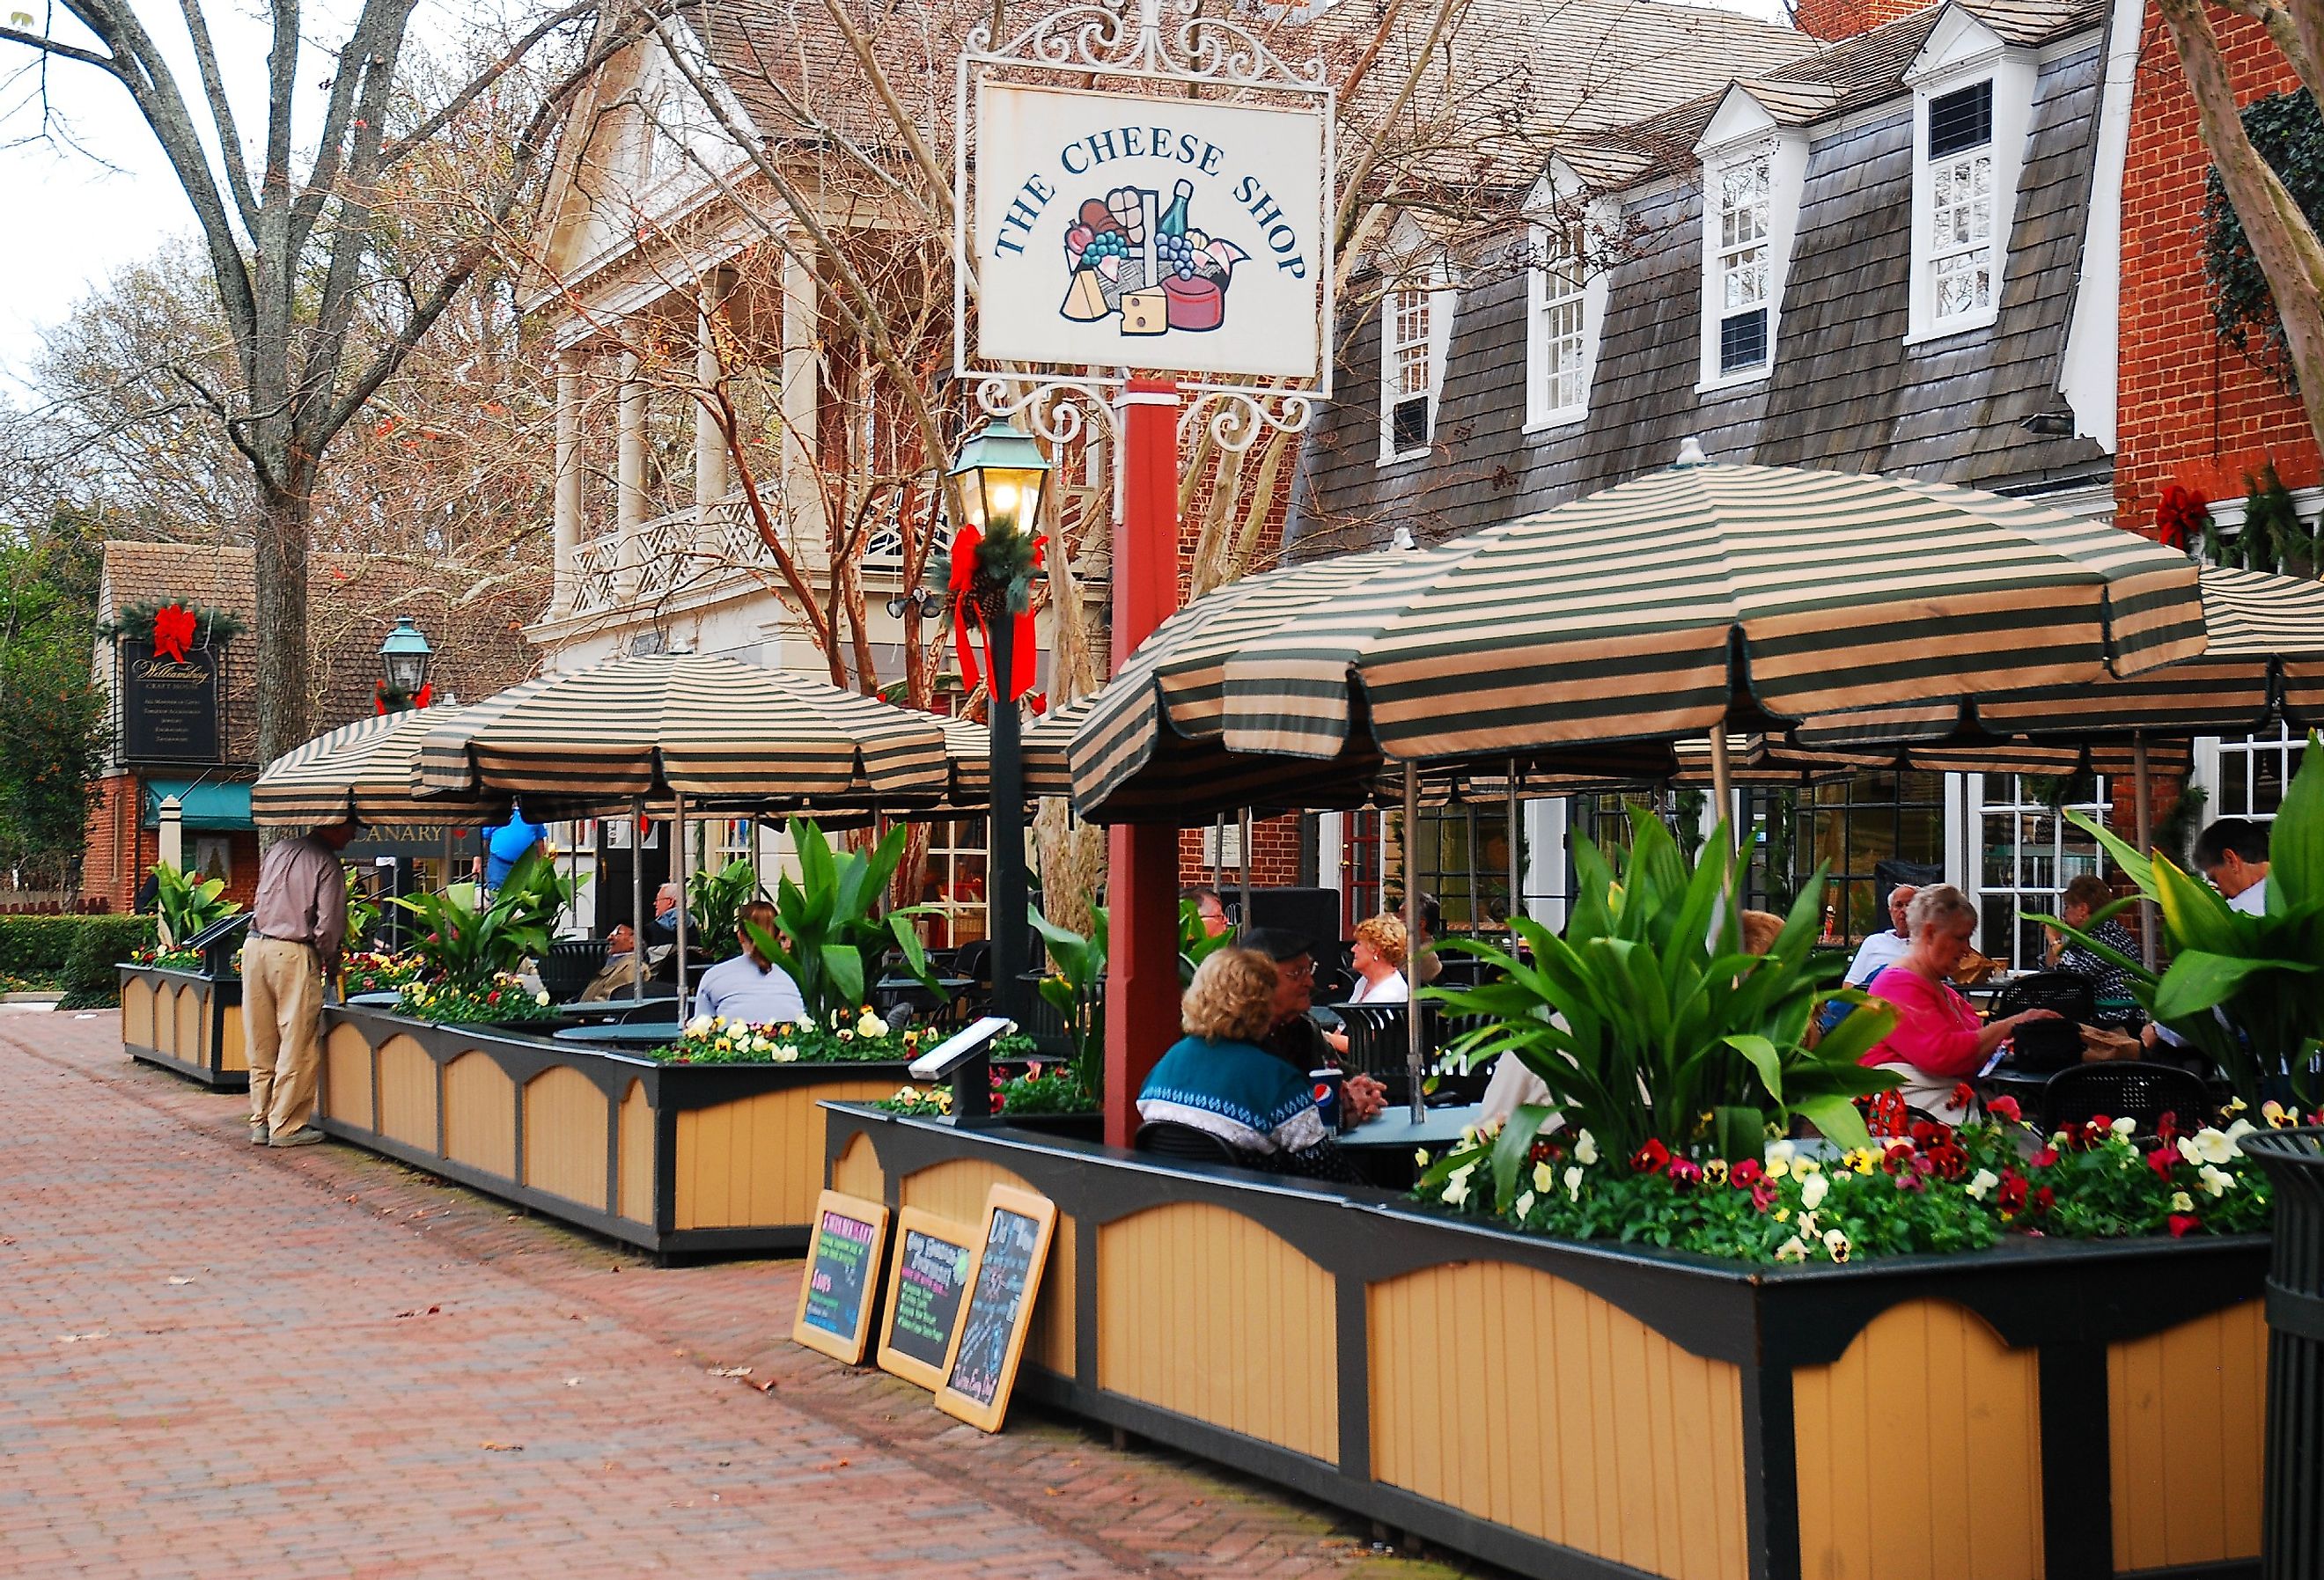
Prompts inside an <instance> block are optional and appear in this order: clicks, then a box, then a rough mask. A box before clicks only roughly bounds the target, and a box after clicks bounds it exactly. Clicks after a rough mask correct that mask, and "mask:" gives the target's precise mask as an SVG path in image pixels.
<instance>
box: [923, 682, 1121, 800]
mask: <svg viewBox="0 0 2324 1580" xmlns="http://www.w3.org/2000/svg"><path fill="white" fill-rule="evenodd" d="M1090 703H1091V699H1090V698H1085V697H1083V698H1074V700H1073V701H1072V702H1069V703H1067V704H1066V705H1065V707H1061V708H1058V709H1056V711H1054V712H1051V713H1046V714H1042V715H1040V716H1037V717H1036V718H1034V719H1032V720H1030V721H1029V722H1028V723H1027V724H1026V725H1025V726H1024V729H1023V732H1022V734H1021V735H1019V740H1021V741H1022V743H1023V744H1024V758H1025V796H1026V799H1028V800H1031V799H1036V798H1037V797H1041V796H1069V795H1071V794H1073V789H1074V781H1073V774H1072V772H1070V771H1069V770H1068V769H1067V768H1066V766H1065V762H1066V759H1065V751H1066V748H1067V747H1069V746H1070V745H1072V744H1073V739H1074V731H1075V730H1076V729H1078V728H1080V727H1081V722H1082V720H1083V719H1084V718H1085V717H1087V716H1088V715H1089V710H1090ZM943 724H944V736H945V761H946V763H947V765H948V768H949V773H950V779H949V782H948V787H947V789H946V790H945V806H946V807H948V808H957V809H958V811H959V813H960V815H961V816H963V817H981V816H982V815H983V813H984V812H985V810H986V809H987V803H988V802H989V801H990V799H991V794H992V788H991V787H992V731H991V726H990V725H986V724H985V723H984V722H983V721H982V720H981V719H970V718H958V717H947V718H945V719H944V721H943Z"/></svg>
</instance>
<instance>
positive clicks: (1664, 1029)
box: [1420, 806, 1896, 1184]
mask: <svg viewBox="0 0 2324 1580" xmlns="http://www.w3.org/2000/svg"><path fill="white" fill-rule="evenodd" d="M1629 818H1630V844H1629V847H1628V850H1627V851H1618V852H1617V853H1615V859H1614V860H1613V861H1611V862H1609V860H1608V858H1607V855H1605V854H1604V853H1602V852H1601V851H1600V849H1599V848H1598V847H1597V845H1594V844H1592V843H1591V842H1590V841H1588V840H1579V839H1578V840H1576V841H1575V842H1574V845H1573V859H1574V867H1575V871H1576V874H1577V877H1578V880H1579V887H1580V892H1579V894H1578V896H1577V898H1576V900H1575V902H1574V905H1573V909H1572V917H1571V919H1570V920H1569V921H1568V923H1567V926H1566V930H1565V934H1564V936H1563V937H1562V938H1561V937H1560V936H1558V935H1557V934H1555V933H1553V932H1551V931H1550V930H1549V929H1547V928H1545V927H1543V926H1542V925H1541V924H1540V923H1538V922H1535V921H1533V920H1531V919H1527V918H1524V917H1519V918H1517V921H1516V927H1517V934H1518V936H1519V938H1521V939H1522V940H1523V941H1524V943H1525V946H1526V952H1527V953H1529V955H1530V956H1531V958H1529V959H1526V958H1519V957H1518V956H1515V955H1512V954H1510V953H1508V951H1506V950H1504V949H1501V948H1499V947H1495V946H1493V945H1490V944H1487V943H1483V942H1480V941H1477V940H1472V939H1448V940H1446V943H1445V946H1444V947H1448V948H1456V949H1462V950H1464V951H1466V952H1467V953H1469V954H1471V955H1474V956H1478V957H1479V958H1480V959H1482V960H1484V961H1485V962H1486V963H1487V964H1488V965H1489V966H1493V967H1495V968H1496V970H1495V975H1494V977H1493V979H1492V980H1490V981H1488V982H1486V983H1484V984H1481V985H1480V986H1476V987H1468V988H1428V989H1425V990H1423V992H1422V993H1421V994H1420V996H1421V997H1423V998H1425V999H1434V1000H1435V1001H1437V1002H1439V1003H1443V1004H1444V1005H1446V1006H1447V1007H1448V1008H1449V1009H1451V1010H1452V1012H1454V1013H1456V1014H1462V1015H1477V1016H1482V1017H1485V1023H1484V1024H1482V1025H1480V1026H1479V1027H1478V1028H1476V1029H1475V1030H1471V1031H1470V1032H1468V1033H1466V1034H1464V1035H1463V1036H1462V1037H1461V1038H1460V1039H1457V1040H1456V1041H1455V1042H1454V1043H1453V1045H1452V1049H1451V1050H1450V1051H1451V1053H1452V1055H1453V1056H1454V1057H1455V1058H1462V1059H1463V1060H1465V1061H1468V1062H1472V1063H1473V1062H1474V1061H1476V1060H1478V1059H1481V1058H1489V1057H1491V1056H1494V1055H1497V1054H1499V1053H1501V1052H1504V1051H1508V1052H1514V1053H1515V1054H1516V1055H1517V1058H1519V1059H1520V1060H1522V1061H1523V1062H1524V1064H1525V1065H1526V1067H1527V1068H1528V1069H1530V1070H1532V1071H1533V1072H1534V1074H1535V1075H1536V1076H1539V1077H1540V1078H1541V1080H1542V1082H1543V1084H1544V1085H1545V1086H1547V1087H1548V1088H1549V1091H1550V1095H1551V1098H1552V1100H1553V1102H1554V1104H1555V1105H1556V1108H1557V1109H1558V1110H1561V1111H1563V1113H1564V1115H1565V1118H1566V1122H1567V1123H1568V1124H1570V1125H1572V1126H1573V1127H1575V1128H1576V1129H1581V1130H1588V1131H1590V1132H1593V1133H1594V1134H1595V1135H1596V1136H1597V1137H1598V1139H1599V1141H1600V1144H1602V1145H1605V1146H1608V1147H1609V1148H1611V1149H1614V1150H1618V1151H1620V1152H1623V1153H1625V1154H1628V1153H1630V1152H1634V1151H1637V1150H1639V1149H1640V1148H1642V1147H1644V1146H1646V1143H1648V1142H1649V1141H1652V1142H1654V1143H1655V1144H1657V1145H1660V1146H1663V1147H1665V1148H1667V1149H1669V1150H1671V1151H1672V1152H1674V1153H1676V1154H1684V1153H1689V1152H1693V1151H1698V1150H1701V1151H1707V1152H1709V1153H1710V1154H1711V1155H1714V1156H1719V1157H1726V1158H1737V1157H1757V1155H1758V1152H1759V1149H1760V1145H1761V1142H1762V1141H1763V1139H1764V1137H1765V1135H1766V1129H1767V1127H1768V1126H1769V1125H1771V1124H1772V1125H1776V1126H1788V1125H1789V1124H1790V1123H1791V1122H1792V1121H1793V1120H1794V1118H1795V1117H1796V1118H1804V1119H1806V1120H1808V1121H1810V1122H1811V1123H1813V1124H1814V1125H1815V1126H1816V1127H1817V1128H1818V1129H1819V1130H1821V1132H1823V1133H1824V1134H1825V1135H1827V1136H1829V1137H1831V1139H1832V1140H1834V1141H1839V1142H1841V1143H1842V1144H1844V1145H1861V1144H1863V1142H1864V1140H1865V1135H1866V1132H1865V1127H1864V1122H1863V1119H1862V1116H1861V1115H1859V1114H1858V1113H1857V1111H1856V1109H1855V1107H1854V1105H1853V1104H1852V1102H1851V1099H1853V1098H1856V1097H1858V1096H1863V1095H1869V1094H1871V1093H1874V1092H1877V1091H1883V1090H1886V1089H1887V1088H1888V1087H1890V1086H1895V1083H1896V1078H1895V1076H1894V1075H1893V1074H1891V1073H1888V1072H1886V1071H1881V1070H1875V1069H1867V1068H1865V1067H1862V1066H1859V1065H1858V1063H1857V1062H1856V1061H1857V1059H1858V1057H1859V1056H1860V1055H1862V1054H1863V1053H1865V1052H1866V1051H1867V1050H1868V1049H1870V1048H1871V1047H1872V1046H1873V1044H1875V1043H1876V1042H1877V1041H1878V1040H1879V1039H1881V1038H1882V1037H1883V1036H1885V1035H1886V1033H1887V1031H1888V1029H1889V1027H1890V1026H1891V1025H1892V1024H1893V1023H1894V1016H1893V1012H1891V1011H1889V1010H1888V1009H1887V1008H1886V1006H1885V1005H1875V1004H1874V1003H1872V1002H1871V1001H1869V1000H1868V999H1867V998H1866V997H1865V996H1864V995H1863V994H1862V993H1857V992H1855V991H1853V990H1849V989H1842V988H1839V987H1838V986H1837V984H1838V981H1839V978H1840V971H1841V969H1842V968H1841V967H1840V966H1837V965H1836V963H1835V961H1834V959H1833V958H1832V957H1831V956H1827V955H1824V954H1821V953H1820V952H1819V951H1818V950H1817V949H1816V947H1815V943H1816V938H1817V934H1818V932H1819V930H1820V928H1821V920H1822V910H1823V884H1824V869H1822V868H1821V867H1819V868H1818V869H1817V870H1816V872H1815V873H1814V874H1813V876H1812V877H1811V878H1810V879H1809V880H1808V882H1807V883H1806V884H1805V885H1804V886H1803V888H1802V890H1801V893H1800V897H1799V898H1798V900H1796V901H1794V902H1793V905H1792V909H1791V913H1790V916H1789V917H1788V918H1787V919H1786V920H1785V921H1784V927H1783V930H1782V932H1781V933H1780V934H1779V935H1778V937H1777V938H1776V939H1775V943H1774V945H1773V946H1772V947H1770V948H1769V949H1768V951H1767V953H1766V954H1765V955H1751V954H1748V953H1746V952H1744V950H1743V948H1742V946H1741V930H1740V924H1739V921H1738V917H1737V914H1736V911H1735V909H1734V906H1733V903H1732V900H1731V895H1732V893H1733V880H1734V873H1735V866H1736V855H1735V852H1734V848H1733V845H1732V844H1731V842H1730V841H1729V838H1728V836H1727V831H1726V828H1725V827H1723V826H1722V827H1720V829H1719V830H1718V833H1717V836H1716V837H1715V838H1713V839H1712V840H1711V842H1710V845H1709V846H1708V847H1707V850H1706V852H1705V855H1704V856H1703V857H1702V859H1701V861H1700V862H1698V863H1696V864H1694V865H1693V867H1692V870H1690V868H1689V865H1688V863H1687V861H1686V859H1685V857H1684V856H1683V855H1682V854H1681V852H1680V850H1679V846H1678V842H1677V840H1676V839H1675V838H1674V836H1673V835H1672V834H1671V831H1670V829H1669V828H1668V827H1666V826H1665V824H1664V822H1663V820H1662V819H1661V818H1658V817H1656V816H1655V815H1654V813H1652V812H1651V811H1649V810H1647V809H1646V808H1642V807H1637V806H1633V807H1631V808H1629ZM1831 998H1840V999H1844V1000H1846V1001H1848V1002H1849V1003H1853V1004H1854V1005H1856V1008H1855V1009H1853V1010H1852V1011H1851V1012H1849V1015H1848V1016H1847V1017H1846V1018H1845V1019H1843V1020H1842V1021H1840V1024H1839V1025H1838V1026H1837V1027H1835V1028H1834V1029H1833V1030H1831V1032H1829V1033H1828V1034H1826V1035H1825V1036H1824V1037H1823V1038H1822V1039H1821V1041H1820V1042H1818V1043H1817V1044H1816V1046H1814V1047H1812V1048H1811V1047H1809V1046H1808V1038H1809V1033H1810V1027H1811V1026H1812V1023H1813V1021H1814V1020H1815V1016H1816V1012H1817V1011H1818V1009H1819V1008H1820V1007H1821V1005H1822V1004H1823V1003H1825V1002H1826V1001H1827V1000H1828V999H1831ZM1550 1112H1551V1110H1550V1109H1548V1108H1545V1107H1533V1108H1526V1109H1521V1110H1519V1116H1520V1117H1519V1119H1518V1120H1514V1121H1512V1122H1511V1123H1510V1124H1509V1126H1508V1129H1507V1130H1506V1131H1505V1132H1503V1135H1504V1138H1505V1146H1506V1149H1507V1150H1508V1152H1509V1154H1510V1156H1509V1158H1508V1159H1505V1160H1500V1161H1499V1163H1497V1167H1496V1174H1497V1176H1498V1177H1499V1179H1500V1180H1501V1181H1502V1182H1503V1183H1504V1184H1506V1183H1507V1181H1508V1179H1509V1178H1511V1176H1512V1174H1513V1171H1514V1169H1515V1161H1514V1160H1515V1159H1517V1158H1521V1157H1522V1156H1523V1155H1524V1152H1525V1150H1526V1147H1527V1146H1529V1145H1530V1144H1531V1142H1532V1141H1533V1139H1534V1135H1535V1132H1537V1131H1538V1129H1539V1128H1540V1126H1541V1124H1542V1123H1544V1122H1545V1120H1546V1118H1547V1116H1548V1114H1549V1113H1550Z"/></svg>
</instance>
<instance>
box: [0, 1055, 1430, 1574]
mask: <svg viewBox="0 0 2324 1580" xmlns="http://www.w3.org/2000/svg"><path fill="white" fill-rule="evenodd" d="M0 1069H5V1073H6V1076H7V1079H6V1080H5V1082H0V1575H38V1576H43V1577H46V1576H51V1575H55V1576H65V1575H76V1576H78V1575H87V1576H106V1577H115V1576H136V1577H138V1580H149V1577H150V1580H168V1577H173V1576H185V1577H187V1580H194V1577H196V1576H200V1577H203V1580H215V1577H219V1576H232V1577H235V1580H274V1577H276V1576H282V1577H286V1580H287V1577H290V1576H299V1577H300V1580H309V1577H316V1576H349V1577H370V1576H398V1577H402V1576H420V1575H424V1576H435V1575H446V1576H451V1575H477V1576H493V1577H495V1580H497V1577H500V1576H509V1577H521V1576H531V1575H539V1576H544V1577H553V1580H592V1577H596V1576H604V1577H607V1580H613V1577H616V1576H619V1577H622V1580H627V1577H629V1576H634V1575H654V1574H665V1573H667V1574H683V1575H690V1576H705V1577H706V1576H726V1575H734V1576H743V1575H751V1576H759V1575H766V1576H785V1577H790V1580H821V1577H825V1576H833V1577H841V1576H855V1575H880V1574H888V1573H893V1572H898V1570H899V1566H900V1569H901V1570H902V1572H907V1573H910V1574H913V1575H927V1576H931V1577H934V1580H953V1577H955V1576H968V1575H989V1576H995V1577H1004V1576H1005V1577H1009V1580H1020V1577H1022V1580H1030V1577H1034V1576H1050V1575H1056V1576H1068V1575H1070V1576H1116V1575H1237V1576H1242V1575H1266V1576H1276V1575H1280V1576H1295V1575H1361V1576H1364V1577H1366V1580H1388V1577H1390V1576H1396V1577H1410V1580H1417V1577H1420V1576H1425V1575H1439V1576H1441V1575H1450V1574H1453V1573H1457V1572H1463V1571H1455V1570H1451V1569H1447V1568H1444V1567H1443V1566H1437V1565H1434V1564H1426V1563H1419V1562H1414V1561H1410V1560H1407V1559H1403V1558H1398V1557H1393V1556H1383V1555H1381V1554H1379V1552H1377V1551H1376V1550H1374V1549H1373V1548H1372V1547H1371V1544H1370V1543H1369V1539H1367V1538H1365V1537H1360V1536H1359V1535H1358V1534H1356V1529H1355V1525H1354V1522H1351V1521H1348V1520H1343V1519H1341V1518H1339V1517H1337V1516H1335V1515H1333V1513H1332V1512H1330V1511H1323V1510H1321V1509H1319V1508H1317V1507H1315V1506H1314V1505H1311V1504H1307V1503H1305V1502H1302V1501H1297V1500H1294V1499H1291V1498H1288V1497H1286V1496H1284V1495H1282V1494H1279V1493H1277V1492H1274V1491H1272V1490H1271V1489H1268V1488H1267V1487H1265V1486H1263V1485H1261V1484H1260V1483H1253V1482H1249V1481H1245V1480H1241V1479H1239V1478H1236V1477H1234V1476H1232V1475H1231V1474H1227V1473H1224V1472H1222V1471H1219V1470H1217V1469H1215V1468H1213V1467H1209V1466H1205V1465H1200V1464H1198V1463H1195V1462H1191V1461H1188V1460H1185V1459H1182V1458H1180V1457H1177V1456H1176V1455H1168V1454H1165V1453H1160V1452H1153V1451H1145V1450H1131V1451H1119V1450H1116V1449H1114V1448H1113V1447H1111V1445H1110V1443H1108V1442H1106V1441H1104V1440H1102V1439H1101V1438H1100V1437H1096V1436H1094V1435H1093V1434H1092V1433H1090V1432H1088V1431H1086V1430H1084V1429H1083V1428H1078V1427H1076V1426H1074V1425H1073V1424H1072V1423H1069V1422H1065V1421H1061V1420H1057V1419H1054V1418H1047V1417H1045V1416H1044V1415H1043V1414H1042V1413H1041V1412H1038V1411H1036V1410H1032V1409H1026V1408H1025V1407H1023V1406H1021V1405H1020V1406H1019V1408H1018V1409H1017V1410H1016V1412H1015V1413H1014V1414H1013V1415H1012V1417H1011V1419H1010V1425H1009V1429H1008V1430H1007V1431H1006V1432H1005V1433H1003V1434H1001V1436H998V1437H987V1436H985V1435H984V1434H982V1433H980V1432H977V1431H975V1430H973V1428H967V1427H964V1426H962V1425H960V1424H958V1423H957V1422H954V1421H953V1420H952V1419H951V1418H949V1417H946V1416H944V1415H941V1414H940V1413H938V1412H937V1411H936V1409H934V1408H932V1407H931V1406H930V1405H929V1403H928V1401H927V1395H926V1394H925V1393H924V1392H922V1391H920V1390H918V1389H917V1388H914V1387H912V1386H911V1385H909V1384H908V1383H904V1382H900V1381H897V1380H896V1379H894V1378H891V1377H889V1376H886V1375H885V1374H884V1373H881V1372H877V1371H867V1370H861V1369H850V1368H846V1367H842V1366H839V1365H837V1364H835V1363H832V1362H829V1361H826V1360H825V1359H824V1358H823V1357H821V1356H818V1355H816V1354H812V1353H810V1352H808V1351H806V1350H803V1349H800V1348H799V1347H798V1346H796V1345H794V1344H790V1343H789V1342H788V1339H787V1338H785V1337H782V1336H780V1335H785V1334H787V1333H788V1327H789V1322H790V1313H791V1310H792V1308H793V1305H794V1303H795V1301H796V1299H797V1296H798V1263H797V1262H795V1261H730V1262H724V1263H717V1264H713V1265H708V1266H696V1267H686V1268H675V1269H656V1268H654V1267H653V1266H651V1265H650V1263H649V1262H646V1261H641V1259H639V1258H638V1257H636V1256H635V1255H633V1254H632V1253H630V1252H626V1251H622V1250H620V1249H616V1248H613V1247H612V1246H609V1245H607V1244H605V1243H601V1242H597V1241H595V1240H592V1239H589V1238H587V1237H586V1236H582V1235H579V1234H572V1233H568V1232H567V1231H565V1230H563V1229H561V1228H559V1227H558V1226H556V1225H553V1224H547V1223H545V1222H543V1221H541V1220H539V1219H537V1218H533V1217H530V1216H529V1215H521V1214H518V1213H516V1212H514V1211H513V1210H512V1209H511V1208H509V1207H508V1206H505V1205H504V1204H501V1203H496V1202H493V1201H491V1200H489V1199H488V1198H486V1197H480V1196H477V1195H475V1194H473V1193H470V1192H468V1191H465V1190H461V1189H457V1188H455V1187H449V1186H447V1185H446V1184H444V1183H443V1182H441V1181H439V1180H436V1179H434V1178H430V1177H429V1176H427V1175H424V1174H420V1173H417V1172H415V1171H412V1170H409V1169H403V1168H401V1167H400V1166H398V1165H395V1164H392V1163H390V1162H387V1161H385V1160H381V1159H376V1158H373V1157H371V1156H369V1155H367V1154H364V1153H362V1152H358V1151H355V1150H352V1149H349V1148H346V1147H342V1146H338V1145H329V1146H322V1147H311V1148H303V1149H300V1150H293V1151H282V1150H266V1149H262V1148H253V1147H251V1146H249V1145H248V1144H247V1142H246V1141H245V1140H244V1133H243V1123H244V1122H243V1103H244V1099H243V1098H241V1097H240V1096H238V1095H223V1094H217V1093H212V1092H208V1091H205V1090H203V1089H201V1088H199V1087H197V1086H191V1085H189V1084H187V1083H185V1082H181V1081H180V1080H179V1079H177V1078H176V1077H175V1076H170V1075H168V1074H166V1073H164V1072H161V1071H159V1070H154V1069H151V1068H147V1067H143V1066H138V1065H134V1064H133V1063H131V1062H130V1061H129V1060H128V1059H127V1058H125V1057H124V1056H123V1054H122V1052H121V1044H120V1031H119V1022H118V1018H117V1017H116V1016H115V1015H112V1014H101V1015H96V1016H88V1017H76V1016H74V1015H71V1014H69V1013H66V1014H29V1013H16V1014H5V1015H0Z"/></svg>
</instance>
